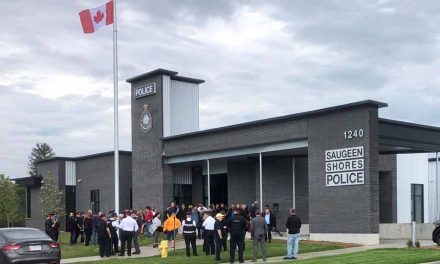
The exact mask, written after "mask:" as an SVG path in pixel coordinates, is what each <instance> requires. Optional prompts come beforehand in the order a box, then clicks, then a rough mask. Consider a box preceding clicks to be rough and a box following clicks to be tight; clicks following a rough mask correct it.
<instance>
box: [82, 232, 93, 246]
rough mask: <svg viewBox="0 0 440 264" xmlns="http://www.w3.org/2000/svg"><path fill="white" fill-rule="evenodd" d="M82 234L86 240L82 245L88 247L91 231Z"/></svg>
mask: <svg viewBox="0 0 440 264" xmlns="http://www.w3.org/2000/svg"><path fill="white" fill-rule="evenodd" d="M84 234H85V235H86V240H85V241H84V245H86V246H88V245H89V244H90V239H91V238H92V229H86V230H84Z"/></svg>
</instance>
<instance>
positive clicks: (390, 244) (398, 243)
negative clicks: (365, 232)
mask: <svg viewBox="0 0 440 264" xmlns="http://www.w3.org/2000/svg"><path fill="white" fill-rule="evenodd" d="M420 244H421V246H430V245H434V243H432V241H430V240H421V241H420ZM300 248H301V244H300ZM380 248H406V240H381V241H380V245H375V246H360V247H352V248H343V249H335V250H327V251H319V252H311V253H304V254H299V257H298V259H300V260H301V259H310V258H316V257H325V256H337V255H342V254H349V253H357V252H362V251H367V250H371V249H380ZM284 257H285V256H279V257H271V258H267V263H270V262H281V261H291V260H284V259H283V258H284ZM258 262H262V260H261V259H259V260H258ZM245 263H254V262H252V261H251V260H246V261H245ZM434 263H440V262H431V263H425V264H434Z"/></svg>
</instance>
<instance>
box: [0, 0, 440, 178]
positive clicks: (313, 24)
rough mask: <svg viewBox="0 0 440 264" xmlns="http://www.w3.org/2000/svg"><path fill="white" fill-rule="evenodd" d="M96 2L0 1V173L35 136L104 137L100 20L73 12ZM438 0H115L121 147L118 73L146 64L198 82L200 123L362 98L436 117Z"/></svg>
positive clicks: (90, 143)
mask: <svg viewBox="0 0 440 264" xmlns="http://www.w3.org/2000/svg"><path fill="white" fill-rule="evenodd" d="M101 4H102V1H99V0H93V1H89V2H88V3H83V2H65V3H64V2H63V4H62V5H61V4H56V3H54V2H53V1H49V0H42V1H38V2H22V1H9V2H8V3H5V4H3V5H2V8H1V9H0V22H1V23H2V25H8V26H6V27H2V29H1V35H2V38H1V39H0V122H1V124H2V125H1V129H0V145H1V148H0V173H7V174H8V175H10V176H14V177H18V176H24V175H25V173H26V164H27V155H28V154H29V152H30V150H31V148H32V147H33V146H34V145H35V143H36V142H42V141H45V142H47V143H49V144H51V145H52V147H54V149H55V151H56V152H57V154H59V155H62V156H77V155H85V154H90V153H95V152H100V151H108V150H111V149H112V148H113V138H112V137H113V130H112V129H113V114H112V106H113V100H112V96H113V83H112V82H113V76H112V73H113V71H112V30H111V27H107V28H102V29H101V30H100V31H98V32H96V33H94V34H90V35H85V34H83V33H82V30H81V26H80V23H79V17H78V12H79V11H81V10H83V9H86V8H91V7H96V6H99V5H101ZM29 10H31V13H32V16H31V15H29ZM439 11H440V6H439V5H438V2H437V1H434V0H432V1H423V2H417V1H383V0H382V1H339V0H329V1H317V0H308V1H288V0H285V1H281V0H280V1H275V2H268V1H261V0H257V1H244V0H243V1H241V0H239V1H227V0H220V1H205V0H189V1H177V0H165V1H153V0H148V1H140V0H138V1H119V2H118V14H119V16H118V18H119V20H118V39H119V42H118V45H119V49H118V52H119V87H120V91H119V94H120V106H121V107H120V124H121V125H120V140H121V149H128V150H129V149H131V138H130V130H131V119H130V118H131V117H130V89H129V87H130V86H129V85H128V84H126V83H125V79H127V78H129V77H132V76H135V75H138V74H141V73H144V72H147V71H150V70H152V69H155V68H168V69H171V70H175V71H178V72H179V74H181V75H184V76H189V77H195V78H201V79H205V80H206V83H205V84H202V85H201V88H200V110H201V117H200V121H201V128H202V129H206V128H212V127H218V126H223V125H229V124H234V123H240V122H245V121H251V120H256V119H261V118H266V117H273V116H278V115H283V114H291V113H296V112H301V111H306V110H313V109H316V108H321V107H327V106H331V105H337V104H342V103H348V102H353V101H357V100H364V99H368V98H371V99H376V100H379V101H384V102H387V103H389V105H390V107H388V108H385V109H382V110H381V116H384V117H388V118H395V119H401V120H406V121H413V122H419V123H424V124H429V125H437V126H439V125H440V121H439V119H438V117H437V113H438V112H439V110H440V104H439V103H440V102H439V100H440V99H439V98H440V89H439V88H438V87H439V77H438V76H439V75H438V69H440V62H439V59H438V58H439V57H440V56H439V55H440V48H439V47H440V46H439V41H440V32H439V27H438V25H439V24H440V16H439V14H440V13H439ZM238 113H239V114H238Z"/></svg>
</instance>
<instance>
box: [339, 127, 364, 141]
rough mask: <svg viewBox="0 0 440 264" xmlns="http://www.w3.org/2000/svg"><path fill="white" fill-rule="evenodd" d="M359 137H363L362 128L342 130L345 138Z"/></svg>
mask: <svg viewBox="0 0 440 264" xmlns="http://www.w3.org/2000/svg"><path fill="white" fill-rule="evenodd" d="M361 137H364V130H363V129H362V128H360V129H354V130H351V129H350V130H345V131H344V138H345V139H352V138H361Z"/></svg>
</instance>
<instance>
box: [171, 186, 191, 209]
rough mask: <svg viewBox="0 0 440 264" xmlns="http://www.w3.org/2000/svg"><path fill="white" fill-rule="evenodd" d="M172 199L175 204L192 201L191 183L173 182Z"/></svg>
mask: <svg viewBox="0 0 440 264" xmlns="http://www.w3.org/2000/svg"><path fill="white" fill-rule="evenodd" d="M174 201H175V202H176V203H177V204H182V203H185V204H187V205H188V204H191V203H192V185H191V184H174Z"/></svg>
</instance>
